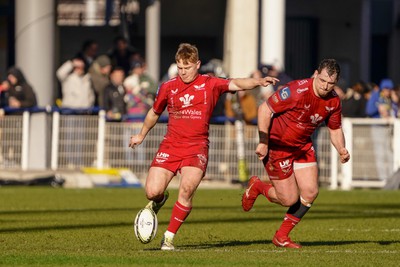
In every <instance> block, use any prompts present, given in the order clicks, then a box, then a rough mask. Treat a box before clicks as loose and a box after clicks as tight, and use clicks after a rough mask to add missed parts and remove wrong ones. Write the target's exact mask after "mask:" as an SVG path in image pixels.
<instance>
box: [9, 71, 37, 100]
mask: <svg viewBox="0 0 400 267" xmlns="http://www.w3.org/2000/svg"><path fill="white" fill-rule="evenodd" d="M8 75H12V76H14V77H15V78H16V79H17V83H16V84H11V82H10V89H9V90H8V97H15V98H16V99H17V100H18V101H20V102H21V108H30V107H34V106H36V105H37V100H36V94H35V92H34V91H33V88H32V87H31V86H30V85H29V84H28V83H27V81H26V79H25V77H24V75H23V74H22V72H21V70H19V69H18V68H16V67H11V68H10V69H9V70H8V72H7V76H8Z"/></svg>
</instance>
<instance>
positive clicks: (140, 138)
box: [129, 134, 144, 149]
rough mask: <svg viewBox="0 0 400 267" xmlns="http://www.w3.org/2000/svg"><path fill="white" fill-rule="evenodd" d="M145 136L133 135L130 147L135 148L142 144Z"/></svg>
mask: <svg viewBox="0 0 400 267" xmlns="http://www.w3.org/2000/svg"><path fill="white" fill-rule="evenodd" d="M143 139H144V136H142V135H140V134H136V135H132V136H131V140H130V142H129V147H130V148H132V149H135V147H136V146H138V145H140V144H141V143H142V142H143Z"/></svg>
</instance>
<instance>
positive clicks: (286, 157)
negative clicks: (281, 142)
mask: <svg viewBox="0 0 400 267" xmlns="http://www.w3.org/2000/svg"><path fill="white" fill-rule="evenodd" d="M292 163H293V155H292V154H291V153H290V152H288V151H278V150H273V149H270V150H269V156H268V158H265V159H264V160H263V164H264V167H265V170H266V171H267V173H268V176H269V178H270V180H271V182H269V183H268V182H263V181H261V180H260V179H259V178H258V177H257V176H253V177H251V178H250V180H249V183H248V185H247V189H246V191H245V192H244V194H243V196H242V208H243V210H244V211H249V210H250V209H251V208H252V207H253V205H254V202H255V200H256V199H257V197H258V195H260V194H262V195H264V196H265V197H266V198H267V199H268V200H269V201H270V202H273V203H277V204H280V205H283V206H290V205H291V203H292V201H293V199H295V200H297V194H298V190H297V184H296V180H295V179H294V177H293V176H292V173H293V169H292Z"/></svg>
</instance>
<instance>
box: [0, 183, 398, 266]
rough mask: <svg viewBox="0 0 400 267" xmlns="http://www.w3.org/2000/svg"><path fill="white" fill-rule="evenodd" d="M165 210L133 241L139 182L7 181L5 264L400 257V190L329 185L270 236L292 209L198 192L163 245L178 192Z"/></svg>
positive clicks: (344, 261) (306, 262) (289, 262)
mask: <svg viewBox="0 0 400 267" xmlns="http://www.w3.org/2000/svg"><path fill="white" fill-rule="evenodd" d="M170 192H171V197H170V199H169V201H168V202H167V204H166V206H165V207H164V208H163V209H162V210H161V211H160V212H159V215H158V219H159V229H158V234H157V237H156V238H155V240H154V241H153V242H151V243H149V244H147V245H143V244H141V243H139V241H137V240H136V238H135V235H134V231H133V227H132V222H133V219H134V217H135V215H136V213H137V211H139V209H140V208H142V207H143V206H144V205H145V204H146V203H147V201H146V200H145V196H144V191H143V190H142V189H115V188H114V189H109V188H96V189H62V188H45V187H2V188H0V266H15V265H17V266H121V265H126V266H399V264H400V263H399V261H400V191H381V190H355V191H349V192H342V191H327V190H322V191H321V192H320V195H319V197H318V199H317V201H316V202H315V203H314V206H313V207H312V209H311V210H310V212H309V213H308V214H307V215H306V216H305V217H304V219H303V221H302V222H301V223H300V224H299V225H298V226H297V228H296V229H295V230H294V231H293V232H292V235H291V237H292V239H293V240H295V241H298V242H300V243H301V244H302V245H303V248H302V249H300V250H290V249H281V248H276V247H274V246H273V245H272V243H271V238H272V236H273V235H274V233H275V231H276V229H277V228H278V227H279V225H280V223H281V221H282V218H283V216H284V213H285V211H286V209H285V208H283V207H279V206H277V205H274V204H271V203H269V202H267V200H266V199H265V198H263V197H260V198H259V199H258V200H257V202H256V205H255V207H254V209H253V210H252V211H250V212H249V213H245V212H243V211H242V209H241V205H240V201H241V194H242V190H208V189H207V190H206V189H201V190H199V191H198V192H197V194H196V197H195V202H194V209H193V210H192V213H191V214H190V216H189V217H188V219H187V221H186V222H185V224H184V225H183V226H182V228H181V229H180V231H179V233H178V234H177V236H176V238H175V247H176V248H177V250H176V251H169V252H164V251H160V250H159V243H160V240H161V235H162V233H163V232H164V231H165V229H166V227H167V224H168V221H169V216H170V212H171V208H172V206H173V204H174V202H175V200H176V197H177V191H176V190H171V191H170Z"/></svg>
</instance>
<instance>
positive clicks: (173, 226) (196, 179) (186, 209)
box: [161, 166, 204, 250]
mask: <svg viewBox="0 0 400 267" xmlns="http://www.w3.org/2000/svg"><path fill="white" fill-rule="evenodd" d="M203 175H204V172H203V170H201V169H199V168H197V167H190V166H186V167H182V169H181V181H180V185H179V193H178V200H177V201H176V202H175V205H174V207H173V209H172V214H171V219H170V222H169V225H168V228H167V231H166V232H165V233H164V236H163V239H162V241H161V249H162V250H174V246H173V238H174V237H175V234H176V233H177V232H178V230H179V228H180V227H181V225H182V224H183V223H184V221H185V220H186V218H187V217H188V216H189V214H190V212H191V210H192V200H193V197H194V194H195V192H196V189H197V187H198V186H199V184H200V182H201V179H202V178H203Z"/></svg>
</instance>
